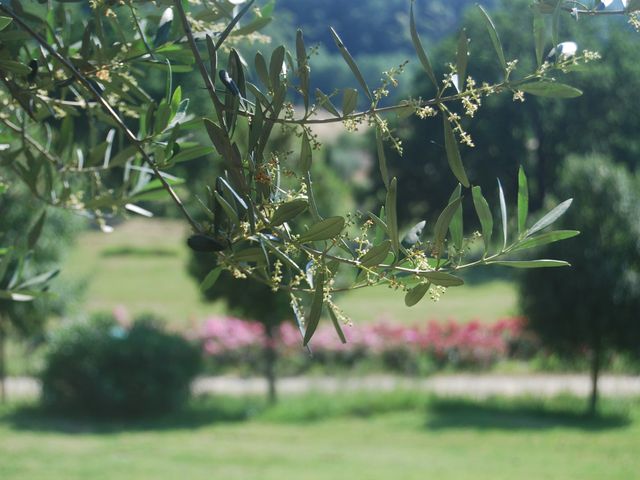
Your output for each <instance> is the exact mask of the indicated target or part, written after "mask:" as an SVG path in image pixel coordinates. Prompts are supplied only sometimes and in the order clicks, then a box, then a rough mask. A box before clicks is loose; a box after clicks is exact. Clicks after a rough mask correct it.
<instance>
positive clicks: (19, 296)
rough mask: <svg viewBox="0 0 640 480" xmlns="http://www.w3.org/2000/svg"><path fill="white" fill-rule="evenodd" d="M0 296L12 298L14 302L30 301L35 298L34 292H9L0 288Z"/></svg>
mask: <svg viewBox="0 0 640 480" xmlns="http://www.w3.org/2000/svg"><path fill="white" fill-rule="evenodd" d="M0 298H1V299H4V300H12V301H14V302H30V301H32V300H33V299H35V298H36V297H35V294H32V293H21V292H11V291H7V290H0Z"/></svg>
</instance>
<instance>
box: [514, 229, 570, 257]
mask: <svg viewBox="0 0 640 480" xmlns="http://www.w3.org/2000/svg"><path fill="white" fill-rule="evenodd" d="M579 234H580V232H579V231H577V230H556V231H553V232H546V233H541V234H540V235H536V236H535V237H528V238H526V239H525V240H522V241H520V242H518V243H517V244H516V245H515V246H514V248H513V250H512V251H514V252H515V251H517V250H525V249H527V248H534V247H539V246H541V245H547V244H549V243H553V242H557V241H559V240H566V239H567V238H571V237H575V236H576V235H579Z"/></svg>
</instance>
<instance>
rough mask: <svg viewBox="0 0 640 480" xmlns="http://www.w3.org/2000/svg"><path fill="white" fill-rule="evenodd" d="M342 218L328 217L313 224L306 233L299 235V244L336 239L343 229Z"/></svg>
mask: <svg viewBox="0 0 640 480" xmlns="http://www.w3.org/2000/svg"><path fill="white" fill-rule="evenodd" d="M344 223H345V222H344V217H329V218H325V219H324V220H321V221H320V222H318V223H314V224H313V225H312V226H311V228H309V230H308V231H306V232H305V233H303V234H302V235H300V238H299V239H298V240H299V241H300V243H307V242H315V241H318V240H330V239H332V238H335V237H337V236H338V235H340V232H342V229H343V228H344Z"/></svg>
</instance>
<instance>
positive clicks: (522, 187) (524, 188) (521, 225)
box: [518, 166, 529, 235]
mask: <svg viewBox="0 0 640 480" xmlns="http://www.w3.org/2000/svg"><path fill="white" fill-rule="evenodd" d="M528 216H529V186H528V184H527V175H526V174H525V173H524V168H522V166H520V169H519V170H518V235H522V233H523V232H524V230H525V228H526V227H527V217H528Z"/></svg>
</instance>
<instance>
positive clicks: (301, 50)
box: [296, 29, 309, 111]
mask: <svg viewBox="0 0 640 480" xmlns="http://www.w3.org/2000/svg"><path fill="white" fill-rule="evenodd" d="M296 63H297V64H298V76H299V77H300V91H301V93H302V99H303V101H304V109H305V111H307V110H309V66H308V60H307V50H306V48H305V46H304V36H303V34H302V30H300V29H298V31H297V32H296Z"/></svg>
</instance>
